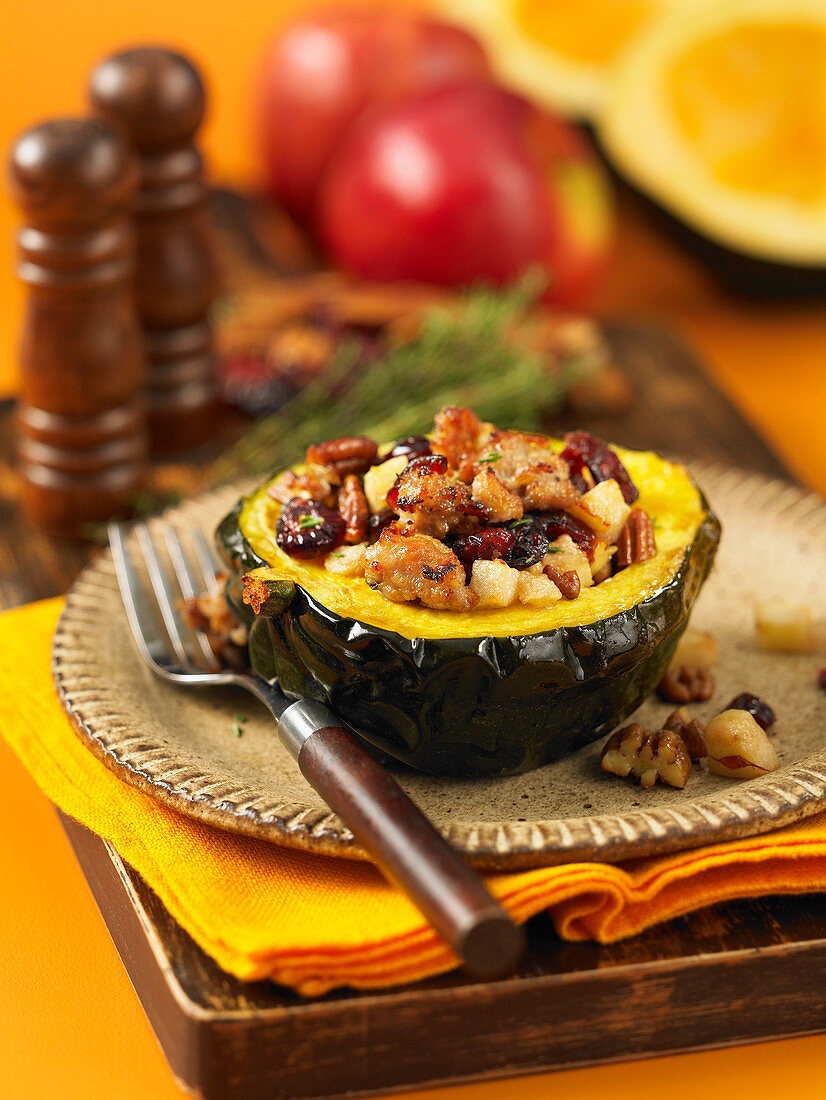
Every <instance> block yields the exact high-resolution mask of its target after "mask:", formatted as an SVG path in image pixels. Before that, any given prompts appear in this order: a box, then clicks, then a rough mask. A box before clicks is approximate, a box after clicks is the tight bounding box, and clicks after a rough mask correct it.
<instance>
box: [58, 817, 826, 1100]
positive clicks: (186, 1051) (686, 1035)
mask: <svg viewBox="0 0 826 1100" xmlns="http://www.w3.org/2000/svg"><path fill="white" fill-rule="evenodd" d="M61 821H62V824H63V827H64V829H65V830H66V832H67V835H68V837H69V840H70V843H71V844H72V847H73V849H74V851H75V853H76V855H77V858H78V860H79V862H80V864H81V868H82V869H83V872H84V874H85V876H86V878H87V881H88V883H89V886H90V889H91V890H92V893H93V896H94V897H95V901H96V903H97V905H98V908H99V910H100V912H101V915H102V916H103V918H104V921H105V923H106V925H107V927H108V928H109V932H110V934H111V936H112V939H113V941H114V943H115V946H116V948H117V950H118V953H119V955H120V957H121V959H122V961H123V963H124V966H125V968H126V970H127V973H128V975H129V977H130V980H131V982H132V985H133V987H134V988H135V991H136V993H137V995H138V998H139V1000H140V1001H141V1004H142V1005H143V1007H144V1011H145V1012H146V1014H147V1017H148V1019H149V1022H150V1025H151V1026H152V1029H153V1031H154V1033H155V1036H156V1038H157V1040H158V1043H159V1045H160V1046H161V1049H162V1050H163V1052H164V1054H165V1056H166V1058H167V1060H168V1061H169V1063H170V1067H171V1069H172V1072H173V1074H174V1076H175V1079H176V1081H177V1082H178V1083H179V1085H180V1086H181V1087H182V1088H184V1089H185V1090H186V1091H188V1092H190V1093H191V1094H193V1095H196V1096H199V1097H202V1098H203V1100H219V1098H220V1100H236V1098H238V1100H240V1098H241V1097H243V1098H244V1100H264V1098H265V1097H267V1098H269V1100H275V1098H279V1097H280V1098H287V1097H290V1098H301V1100H332V1098H334V1097H342V1096H344V1095H345V1094H346V1095H348V1096H353V1097H356V1096H371V1095H373V1096H375V1095H381V1094H389V1093H393V1092H399V1091H404V1090H410V1089H415V1088H422V1087H434V1086H436V1085H449V1084H458V1083H462V1082H465V1083H467V1082H471V1081H482V1080H493V1079H496V1078H505V1077H509V1076H516V1075H524V1074H535V1073H542V1072H547V1071H549V1070H554V1069H562V1068H566V1069H567V1068H574V1067H577V1066H588V1065H596V1064H601V1063H605V1062H612V1061H628V1060H636V1059H641V1058H656V1057H659V1056H662V1055H667V1054H676V1053H684V1052H687V1051H697V1050H707V1049H714V1048H720V1047H730V1046H735V1045H741V1044H745V1043H750V1042H760V1041H765V1040H768V1039H775V1038H791V1037H793V1036H801V1035H810V1034H816V1033H818V1032H821V1031H824V1030H826V983H819V986H820V987H821V988H822V989H823V992H822V993H820V994H817V995H813V992H812V985H811V983H809V984H808V985H807V988H806V990H802V989H801V984H800V981H799V976H800V973H801V969H800V968H801V966H805V968H806V969H807V971H808V972H810V973H811V972H815V973H818V972H819V973H821V974H824V973H826V939H823V940H817V941H814V942H812V943H802V944H799V943H784V944H778V945H776V946H773V947H770V948H767V949H759V950H753V949H743V950H738V951H729V952H724V953H721V954H714V955H697V956H692V957H682V958H680V959H676V960H675V959H662V960H652V961H649V962H647V963H643V964H634V965H622V966H616V967H610V968H606V969H605V970H598V971H583V972H574V973H565V974H544V975H539V976H534V977H522V978H517V979H512V980H507V981H502V982H497V983H491V984H487V985H486V984H483V983H479V984H478V985H468V984H461V985H459V984H457V986H456V987H454V988H451V987H449V986H448V987H444V986H442V987H440V988H437V989H427V988H423V987H422V986H414V987H410V988H407V989H401V990H399V989H394V990H389V991H387V992H386V993H382V992H378V993H376V994H371V995H367V996H364V995H356V996H353V997H350V998H348V997H346V996H345V997H343V998H337V999H329V998H328V999H323V998H322V999H319V1000H316V1001H309V1002H302V1003H301V1004H297V1005H296V1006H295V1007H289V1006H288V1007H281V1008H279V1009H270V1010H266V1009H265V1010H255V1011H252V1012H250V1013H248V1014H246V1015H244V1014H243V1013H232V1014H227V1013H221V1012H216V1013H214V1014H210V1013H209V1012H208V1011H206V1010H205V1009H204V1008H203V1007H202V1006H198V1005H194V1004H193V1002H192V1001H191V1000H190V999H189V998H187V997H186V995H185V994H184V992H183V990H182V989H181V987H180V985H179V984H178V982H177V980H176V978H175V975H174V972H173V970H172V968H171V966H170V965H169V963H168V960H165V958H164V952H163V947H162V943H161V940H160V938H159V937H158V935H157V930H155V929H153V926H152V922H151V919H150V918H149V916H148V914H147V913H146V910H145V909H144V908H143V906H142V905H141V902H140V898H139V896H138V893H137V891H136V890H135V888H134V883H133V881H132V876H133V875H134V872H132V871H131V870H130V869H129V868H128V867H127V865H125V864H124V863H123V862H122V861H121V860H120V858H119V857H118V856H117V854H116V853H114V851H113V850H112V849H110V848H109V847H108V846H107V845H106V844H105V843H104V842H103V841H101V840H100V839H99V838H98V837H96V836H95V835H94V834H92V833H90V832H89V831H88V830H86V829H85V828H83V827H82V826H80V825H79V824H77V823H76V822H74V821H72V820H71V819H68V818H65V817H64V816H63V815H61ZM153 940H154V941H155V945H154V948H153ZM738 1003H739V1004H741V1005H748V1009H747V1010H745V1011H742V1012H740V1013H733V1012H732V1005H736V1004H738ZM634 1005H636V1006H637V1009H638V1010H639V1009H641V1006H644V1005H648V1006H653V1008H652V1012H651V1013H650V1014H641V1012H640V1011H631V1006H634ZM665 1006H668V1012H664V1011H663V1010H664V1007H665ZM675 1021H679V1022H678V1023H676V1022H675ZM423 1049H426V1050H427V1051H428V1057H427V1059H426V1061H425V1063H424V1064H422V1062H421V1060H417V1057H416V1054H415V1052H416V1050H423ZM308 1067H312V1071H311V1072H310V1071H309V1070H308ZM377 1082H378V1084H377Z"/></svg>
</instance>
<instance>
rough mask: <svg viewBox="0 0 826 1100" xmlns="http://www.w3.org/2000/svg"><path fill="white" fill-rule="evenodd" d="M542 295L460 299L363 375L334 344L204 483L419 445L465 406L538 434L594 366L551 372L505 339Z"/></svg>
mask: <svg viewBox="0 0 826 1100" xmlns="http://www.w3.org/2000/svg"><path fill="white" fill-rule="evenodd" d="M541 291H542V286H541V284H539V283H538V282H537V280H536V278H535V277H533V276H527V277H526V278H525V279H524V280H523V281H522V282H521V283H520V284H518V285H516V286H515V287H514V288H512V289H510V290H508V291H504V292H503V291H497V290H491V289H481V290H474V291H472V292H469V293H468V294H467V295H466V297H465V299H464V301H463V303H462V305H461V306H460V307H459V308H458V309H454V310H446V309H444V308H439V307H436V306H434V307H433V308H431V309H430V310H428V311H427V312H426V313H425V315H424V317H423V319H422V323H421V328H420V331H419V334H418V335H417V336H416V337H415V338H414V339H413V340H411V341H409V342H407V343H405V344H401V345H399V346H398V347H395V348H391V349H390V350H389V351H388V352H387V353H386V354H385V356H384V357H383V358H382V359H380V360H379V361H377V362H375V363H373V364H371V365H370V366H369V367H366V368H364V369H361V368H360V367H359V359H360V356H361V347H360V345H359V343H358V341H357V340H343V341H342V342H341V344H340V346H339V348H338V351H337V353H336V354H335V356H334V357H333V360H332V361H331V363H330V365H329V366H328V367H327V369H326V370H325V371H324V373H323V374H322V375H320V376H319V377H318V378H317V379H315V380H314V381H313V382H311V383H310V384H309V385H308V386H306V387H305V388H304V389H303V390H302V391H301V392H300V393H299V394H298V395H297V396H296V397H294V398H292V399H291V400H290V401H289V402H288V403H287V404H286V405H285V406H284V408H283V409H281V410H279V411H278V412H276V413H274V414H273V415H272V416H268V417H266V418H265V419H263V420H261V421H259V422H258V424H256V425H255V426H254V427H253V428H251V429H250V431H249V432H247V434H246V435H245V436H244V437H243V438H242V439H241V440H240V441H239V442H238V443H237V444H236V445H235V446H234V447H233V448H231V449H230V450H229V451H228V452H227V453H226V454H225V455H224V456H223V457H222V458H220V459H219V460H218V461H217V462H216V463H215V464H214V465H213V467H212V468H211V469H210V470H209V471H208V475H207V481H208V483H209V484H212V485H218V484H223V483H225V482H227V481H230V480H232V479H233V478H236V477H240V476H242V475H247V476H262V475H264V474H267V473H269V472H270V471H272V470H275V469H278V468H279V467H283V466H287V465H289V464H291V463H293V462H296V461H299V460H300V459H301V458H302V457H303V454H304V452H305V450H306V448H307V447H308V446H309V445H310V444H311V443H317V442H318V441H319V440H324V439H334V438H338V437H340V436H346V435H369V436H372V437H373V438H374V439H378V440H391V439H399V438H402V437H405V436H411V435H419V434H422V433H423V432H426V431H427V430H429V429H430V428H431V426H432V424H433V416H434V413H435V412H437V411H438V410H439V409H440V408H441V407H442V406H444V405H469V406H470V407H471V408H472V409H473V410H474V411H475V412H476V413H477V414H478V415H479V416H480V417H481V418H482V419H483V420H491V421H493V422H495V423H499V424H507V425H513V426H514V427H516V426H518V427H519V428H521V429H523V430H528V431H530V430H537V429H539V428H540V427H541V414H542V412H543V410H545V409H547V408H548V407H549V406H551V405H553V404H554V403H555V402H558V401H559V400H560V399H561V398H562V396H564V394H565V392H566V391H567V390H568V388H569V387H570V385H571V383H572V382H573V381H574V380H578V379H581V378H583V377H586V376H588V375H589V374H590V373H592V372H593V371H594V370H595V369H598V368H599V366H600V365H601V364H600V363H597V362H594V361H593V360H592V359H589V357H588V356H587V355H585V356H582V357H576V356H574V357H572V358H571V359H569V360H567V361H566V362H564V363H562V364H561V365H560V366H559V368H558V369H557V370H555V371H553V372H552V371H549V370H548V368H547V358H546V356H545V355H543V354H542V353H541V352H540V351H537V350H534V349H532V348H530V346H520V344H519V341H516V340H513V339H512V338H511V337H512V333H513V331H514V329H515V328H516V327H517V326H518V323H519V322H520V321H522V320H524V318H525V316H526V314H527V313H528V311H529V310H530V309H531V307H532V306H533V305H535V303H536V301H537V299H538V297H539V295H540V293H541Z"/></svg>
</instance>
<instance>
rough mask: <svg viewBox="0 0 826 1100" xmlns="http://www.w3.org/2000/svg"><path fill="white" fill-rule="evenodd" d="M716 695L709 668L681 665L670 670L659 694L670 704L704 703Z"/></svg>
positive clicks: (659, 685) (658, 690)
mask: <svg viewBox="0 0 826 1100" xmlns="http://www.w3.org/2000/svg"><path fill="white" fill-rule="evenodd" d="M713 693H714V677H713V676H712V674H711V672H710V671H709V670H708V669H707V668H691V667H690V666H689V665H681V666H680V668H670V669H669V670H668V671H667V672H666V674H665V676H663V678H662V680H660V682H659V684H657V694H658V695H659V696H660V698H661V699H667V700H668V702H669V703H680V704H682V703H703V702H705V700H706V699H710V698H711V696H712V694H713Z"/></svg>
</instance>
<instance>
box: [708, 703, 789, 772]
mask: <svg viewBox="0 0 826 1100" xmlns="http://www.w3.org/2000/svg"><path fill="white" fill-rule="evenodd" d="M705 738H706V749H707V751H708V770H709V771H710V772H711V774H712V775H723V776H726V777H727V778H728V779H757V778H759V777H760V776H761V775H765V774H766V772H773V771H775V770H776V769H777V768H778V767H779V766H780V761H779V760H778V758H777V753H776V752H775V750H774V745H772V743H771V741H770V740H769V738H768V735H767V734H766V732H765V730H763V729H761V728H760V726H758V724H757V722H755V720H754V718H753V717H752V715H751V714H749V712H748V711H747V710H724V711H723V713H722V714H718V715H717V717H716V718H712V719H711V721H710V722H709V723H708V725H707V726H706V730H705Z"/></svg>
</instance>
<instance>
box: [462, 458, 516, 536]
mask: <svg viewBox="0 0 826 1100" xmlns="http://www.w3.org/2000/svg"><path fill="white" fill-rule="evenodd" d="M470 492H471V495H472V497H473V499H474V500H475V501H477V502H478V503H479V504H481V505H482V507H483V508H484V509H485V513H486V516H487V520H488V522H489V523H506V522H507V521H508V520H512V519H521V518H522V515H523V508H522V501H521V500H520V499H519V497H518V496H517V495H516V493H512V492H511V491H510V490H509V489H506V488H505V486H504V485H503V484H502V482H501V481H500V480H499V478H498V477H497V476H496V474H495V473H494V472H493V470H491V469H490V468H487V467H486V468H484V469H482V470H480V471H479V473H478V474H477V475H476V477H475V478H474V479H473V484H472V485H471V487H470Z"/></svg>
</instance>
